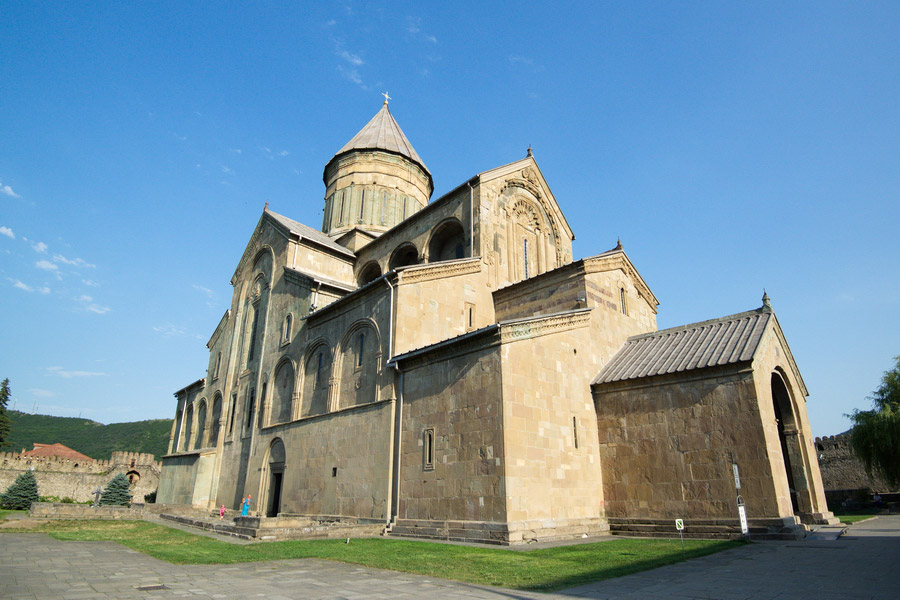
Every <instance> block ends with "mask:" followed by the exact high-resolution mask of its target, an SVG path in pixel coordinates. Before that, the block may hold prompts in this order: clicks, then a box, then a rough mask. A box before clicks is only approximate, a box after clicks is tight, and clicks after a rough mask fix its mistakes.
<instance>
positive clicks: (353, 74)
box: [338, 65, 369, 90]
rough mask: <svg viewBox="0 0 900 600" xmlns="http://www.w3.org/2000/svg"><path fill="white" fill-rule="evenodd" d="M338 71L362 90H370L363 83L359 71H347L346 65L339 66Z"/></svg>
mask: <svg viewBox="0 0 900 600" xmlns="http://www.w3.org/2000/svg"><path fill="white" fill-rule="evenodd" d="M338 71H340V72H341V75H343V76H344V78H345V79H349V80H350V81H352V82H353V83H355V84H356V85H358V86H359V87H361V88H362V89H364V90H367V89H369V88H367V87H366V85H365V84H364V83H363V80H362V77H360V76H359V71H357V70H356V69H347V68H345V67H344V65H338Z"/></svg>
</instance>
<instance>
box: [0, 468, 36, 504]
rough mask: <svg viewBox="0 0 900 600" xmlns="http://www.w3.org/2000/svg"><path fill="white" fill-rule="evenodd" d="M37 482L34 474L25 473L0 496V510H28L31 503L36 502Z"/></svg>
mask: <svg viewBox="0 0 900 600" xmlns="http://www.w3.org/2000/svg"><path fill="white" fill-rule="evenodd" d="M39 499H40V497H39V496H38V487H37V480H36V479H35V478H34V473H33V472H31V471H25V472H24V473H22V474H21V475H19V476H18V477H16V481H15V482H14V483H13V484H12V485H11V486H9V488H7V490H6V492H4V493H3V494H0V508H4V509H7V510H28V509H29V508H31V503H32V502H38V500H39Z"/></svg>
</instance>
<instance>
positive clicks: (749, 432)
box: [593, 369, 783, 520]
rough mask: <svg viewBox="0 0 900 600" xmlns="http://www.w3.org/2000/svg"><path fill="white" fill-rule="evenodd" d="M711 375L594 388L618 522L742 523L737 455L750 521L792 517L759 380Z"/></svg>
mask: <svg viewBox="0 0 900 600" xmlns="http://www.w3.org/2000/svg"><path fill="white" fill-rule="evenodd" d="M706 371H707V372H706V373H702V374H701V373H698V372H697V371H688V372H686V373H682V374H675V375H669V376H662V377H656V378H652V380H650V381H631V382H622V383H621V384H607V385H604V386H594V389H593V394H594V404H595V406H596V410H597V430H598V436H599V439H600V455H601V460H602V465H603V473H604V494H605V497H606V501H607V505H606V506H607V515H608V516H609V517H610V518H613V517H616V518H625V519H676V518H683V519H695V520H696V519H734V520H736V519H737V516H738V515H737V508H736V497H737V491H736V490H735V485H734V478H733V474H732V470H731V454H732V453H733V454H734V457H735V460H736V462H737V464H738V465H739V468H740V476H741V486H742V487H741V494H742V495H743V497H744V500H745V502H746V506H747V516H748V517H749V518H772V517H780V516H783V511H781V510H780V509H779V506H778V504H777V503H776V501H775V498H774V497H773V496H772V494H771V493H770V489H771V483H770V482H771V478H772V476H771V471H770V467H769V457H768V453H767V446H766V440H765V433H764V432H763V429H762V426H761V422H760V415H759V408H758V404H757V397H756V388H755V385H754V379H753V374H752V373H751V372H750V371H749V370H743V371H740V370H738V369H727V370H724V369H718V370H706Z"/></svg>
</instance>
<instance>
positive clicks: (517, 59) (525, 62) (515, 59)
mask: <svg viewBox="0 0 900 600" xmlns="http://www.w3.org/2000/svg"><path fill="white" fill-rule="evenodd" d="M509 62H511V63H512V64H514V65H522V66H525V67H528V68H529V69H531V71H532V72H534V73H539V72H540V71H543V70H544V66H543V65H540V64H536V63H535V62H534V59H533V58H529V57H527V56H522V55H520V54H510V55H509Z"/></svg>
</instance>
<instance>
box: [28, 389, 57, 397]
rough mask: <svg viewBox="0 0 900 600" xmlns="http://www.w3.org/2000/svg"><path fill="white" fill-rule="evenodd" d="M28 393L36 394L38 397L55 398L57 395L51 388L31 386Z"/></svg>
mask: <svg viewBox="0 0 900 600" xmlns="http://www.w3.org/2000/svg"><path fill="white" fill-rule="evenodd" d="M28 393H29V394H31V395H32V396H35V397H36V398H53V397H54V396H56V394H54V393H53V392H51V391H50V390H42V389H40V388H30V389H29V390H28Z"/></svg>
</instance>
